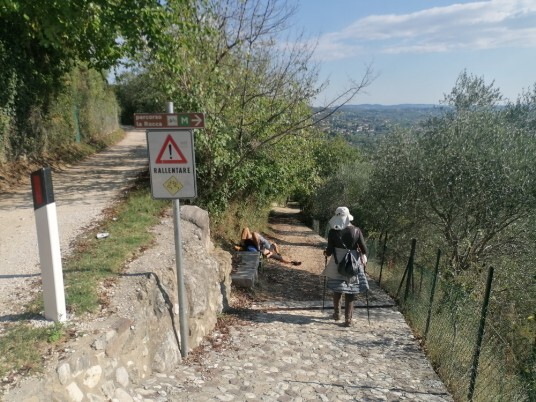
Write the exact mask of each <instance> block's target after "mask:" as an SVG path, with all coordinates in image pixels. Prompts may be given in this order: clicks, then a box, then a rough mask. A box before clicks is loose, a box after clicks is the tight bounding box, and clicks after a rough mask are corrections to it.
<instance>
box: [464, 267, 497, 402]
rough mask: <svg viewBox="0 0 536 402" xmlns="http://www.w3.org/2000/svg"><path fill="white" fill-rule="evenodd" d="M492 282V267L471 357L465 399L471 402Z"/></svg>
mask: <svg viewBox="0 0 536 402" xmlns="http://www.w3.org/2000/svg"><path fill="white" fill-rule="evenodd" d="M492 281H493V267H489V271H488V281H487V283H486V293H485V294H484V302H483V303H482V313H481V315H480V326H479V328H478V336H477V340H476V347H475V354H474V355H473V364H472V365H471V381H470V383H469V392H468V393H467V399H468V400H469V401H472V400H473V393H474V392H475V384H476V374H477V371H478V360H479V358H480V349H481V347H482V339H483V337H484V327H485V326H486V315H487V314H488V305H489V296H490V294H491V282H492Z"/></svg>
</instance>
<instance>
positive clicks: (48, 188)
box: [31, 167, 67, 322]
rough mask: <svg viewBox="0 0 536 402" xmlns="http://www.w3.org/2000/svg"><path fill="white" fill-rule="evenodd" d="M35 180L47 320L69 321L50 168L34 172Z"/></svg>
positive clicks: (35, 202) (33, 186) (38, 238)
mask: <svg viewBox="0 0 536 402" xmlns="http://www.w3.org/2000/svg"><path fill="white" fill-rule="evenodd" d="M31 181H32V194H33V202H34V214H35V224H36V227H37V243H38V246H39V261H40V264H41V277H42V281H43V298H44V300H45V318H46V319H47V320H53V321H56V322H58V321H60V322H61V321H66V320H67V312H66V309H65V291H64V288H63V271H62V266H61V252H60V236H59V232H58V219H57V215H56V203H55V202H54V192H53V190H52V175H51V172H50V168H49V167H45V168H41V169H39V170H37V171H35V172H33V173H32V174H31Z"/></svg>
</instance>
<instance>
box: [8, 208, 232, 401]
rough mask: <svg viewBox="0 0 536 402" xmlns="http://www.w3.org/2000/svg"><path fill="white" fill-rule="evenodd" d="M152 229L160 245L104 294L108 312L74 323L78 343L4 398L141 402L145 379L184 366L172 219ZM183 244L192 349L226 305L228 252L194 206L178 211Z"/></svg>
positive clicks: (206, 215) (67, 347)
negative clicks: (213, 239)
mask: <svg viewBox="0 0 536 402" xmlns="http://www.w3.org/2000/svg"><path fill="white" fill-rule="evenodd" d="M153 230H154V232H155V234H156V236H157V240H156V243H155V246H154V247H151V248H150V249H149V250H147V251H146V252H144V253H143V255H142V256H140V257H139V258H137V259H135V260H134V261H132V262H131V263H130V264H129V266H128V269H127V271H126V273H125V274H124V276H123V277H122V278H121V279H120V281H119V282H118V283H117V284H115V286H112V287H111V288H109V289H106V293H107V296H108V299H109V300H110V305H109V307H108V308H107V310H106V311H105V313H106V314H103V315H99V317H97V318H96V317H87V321H85V320H84V319H82V318H81V317H79V318H76V319H74V320H73V322H71V323H69V324H68V325H69V326H72V329H73V330H74V331H76V333H77V337H76V339H75V340H73V341H70V342H69V343H68V345H67V346H66V348H65V349H64V351H63V352H62V353H61V355H60V356H58V358H57V359H54V360H53V361H51V362H50V363H49V364H48V367H47V368H46V370H45V373H44V375H42V376H39V377H35V378H29V379H27V380H26V381H24V382H23V383H21V384H20V385H19V386H18V387H17V388H15V389H13V390H10V391H8V392H7V393H6V394H5V395H4V399H3V400H4V401H6V402H8V401H17V402H20V401H27V402H30V401H31V402H39V401H47V402H48V401H62V402H63V401H77V402H83V401H134V400H142V399H143V389H140V388H138V387H137V384H138V383H139V382H140V381H141V380H143V379H146V378H148V377H150V376H152V375H155V374H156V373H163V372H166V371H171V370H172V369H173V368H175V367H177V365H179V364H180V363H181V359H182V357H181V353H180V349H179V345H180V344H181V342H180V330H179V327H180V325H179V316H178V315H177V313H178V308H177V302H176V301H177V286H176V282H177V278H176V270H175V248H174V235H173V219H172V216H169V215H168V216H167V217H165V218H164V219H163V220H162V222H161V224H160V225H158V226H156V227H155V228H154V229H153ZM111 235H112V236H113V233H112V234H111ZM181 240H182V242H183V255H182V261H183V264H184V283H185V288H186V293H187V299H188V309H187V311H188V327H189V340H188V343H189V348H190V350H192V349H193V348H195V347H196V346H197V345H199V344H200V342H201V340H202V339H203V337H204V336H205V335H207V334H208V333H209V332H210V331H211V330H212V329H213V328H214V326H215V324H216V320H217V316H218V314H220V313H221V312H222V311H224V310H225V309H226V308H227V307H228V300H229V297H230V287H231V286H230V285H231V279H230V274H231V268H232V267H231V255H230V254H229V253H227V252H225V251H222V250H215V249H214V246H213V244H212V242H211V240H210V229H209V217H208V213H207V212H206V211H203V210H201V209H200V208H198V207H195V206H183V207H182V208H181Z"/></svg>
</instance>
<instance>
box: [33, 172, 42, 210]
mask: <svg viewBox="0 0 536 402" xmlns="http://www.w3.org/2000/svg"><path fill="white" fill-rule="evenodd" d="M32 191H33V197H34V208H35V207H36V205H42V204H43V186H42V185H41V175H40V174H35V175H32Z"/></svg>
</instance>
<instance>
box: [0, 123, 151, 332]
mask: <svg viewBox="0 0 536 402" xmlns="http://www.w3.org/2000/svg"><path fill="white" fill-rule="evenodd" d="M147 164H148V159H147V143H146V139H145V131H144V130H130V131H127V132H126V137H125V138H124V139H123V140H122V141H120V142H119V143H118V144H116V145H115V146H112V147H109V148H107V149H106V150H104V151H103V152H100V153H99V154H96V155H93V156H92V157H90V158H87V159H85V160H83V161H81V162H80V163H78V164H76V165H73V166H69V167H67V168H65V169H63V170H62V171H53V173H52V182H53V188H54V199H55V202H56V209H57V215H58V230H59V235H60V248H61V252H62V255H63V256H65V255H67V254H68V253H69V248H70V244H71V243H72V241H73V240H74V239H75V238H76V237H77V236H78V235H80V234H81V233H82V232H83V230H84V228H86V227H88V226H89V225H91V224H92V223H93V222H95V221H96V220H97V219H98V218H99V217H100V215H101V214H102V212H103V210H104V209H105V208H106V207H108V206H110V205H111V204H112V202H113V201H114V200H115V199H117V197H118V196H119V195H120V194H121V192H122V191H123V190H124V189H125V188H127V187H128V186H129V185H130V184H131V183H132V182H133V181H134V179H135V178H136V176H137V175H138V173H139V172H141V171H143V169H145V168H146V167H147ZM0 222H1V224H0V326H1V324H2V323H5V322H9V321H12V320H16V319H17V318H19V316H20V314H21V313H22V312H23V308H24V305H25V303H27V302H28V301H29V300H30V299H31V297H32V295H33V294H35V293H36V292H38V291H39V290H40V278H41V271H40V265H39V249H38V245H37V232H36V225H35V219H34V210H33V200H32V190H31V185H30V180H29V177H28V180H27V182H25V183H23V184H22V185H21V186H20V188H18V189H15V191H12V192H7V193H2V194H0Z"/></svg>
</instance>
